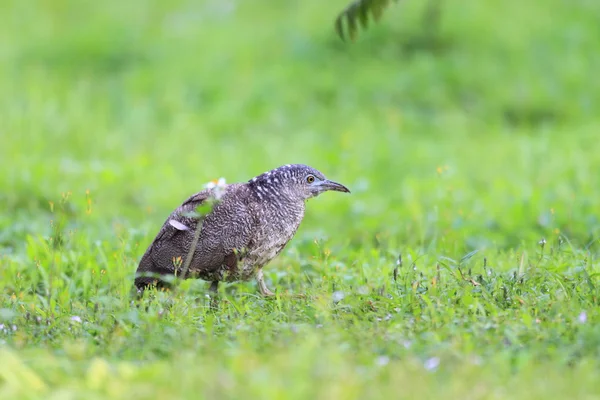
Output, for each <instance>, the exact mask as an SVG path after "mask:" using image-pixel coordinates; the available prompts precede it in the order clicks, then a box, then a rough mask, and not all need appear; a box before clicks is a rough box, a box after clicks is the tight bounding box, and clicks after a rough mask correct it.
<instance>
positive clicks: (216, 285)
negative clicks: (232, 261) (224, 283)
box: [208, 281, 219, 296]
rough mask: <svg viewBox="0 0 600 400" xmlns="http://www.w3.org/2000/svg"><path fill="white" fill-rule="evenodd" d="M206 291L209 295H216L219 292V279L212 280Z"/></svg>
mask: <svg viewBox="0 0 600 400" xmlns="http://www.w3.org/2000/svg"><path fill="white" fill-rule="evenodd" d="M208 291H209V293H210V295H211V296H216V295H217V294H218V293H219V281H212V282H211V283H210V287H209V288H208Z"/></svg>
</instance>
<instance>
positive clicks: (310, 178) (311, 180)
mask: <svg viewBox="0 0 600 400" xmlns="http://www.w3.org/2000/svg"><path fill="white" fill-rule="evenodd" d="M314 181H315V177H314V176H312V175H309V176H307V177H306V182H308V183H313V182H314Z"/></svg>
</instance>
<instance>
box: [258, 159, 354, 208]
mask: <svg viewBox="0 0 600 400" xmlns="http://www.w3.org/2000/svg"><path fill="white" fill-rule="evenodd" d="M249 183H250V185H251V186H252V187H254V188H255V189H256V191H257V194H259V195H261V194H264V195H268V194H270V193H273V194H280V195H286V196H291V197H293V198H296V199H298V200H300V199H302V200H307V199H310V198H311V197H315V196H318V195H320V194H321V193H323V192H327V191H330V190H333V191H337V192H345V193H350V190H348V188H347V187H346V186H344V185H342V184H340V183H337V182H334V181H331V180H329V179H327V178H326V177H325V175H323V173H321V172H320V171H318V170H316V169H314V168H312V167H309V166H308V165H304V164H288V165H283V166H281V167H279V168H275V169H273V170H271V171H267V172H265V173H264V174H261V175H259V176H257V177H255V178H252V179H251V180H250V182H249Z"/></svg>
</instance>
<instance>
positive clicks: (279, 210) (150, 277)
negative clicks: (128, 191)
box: [135, 164, 350, 296]
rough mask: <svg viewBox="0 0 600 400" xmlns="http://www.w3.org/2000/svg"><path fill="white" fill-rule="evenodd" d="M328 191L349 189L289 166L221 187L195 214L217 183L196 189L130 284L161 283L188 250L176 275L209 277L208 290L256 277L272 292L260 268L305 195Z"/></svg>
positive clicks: (294, 224)
mask: <svg viewBox="0 0 600 400" xmlns="http://www.w3.org/2000/svg"><path fill="white" fill-rule="evenodd" d="M330 190H334V191H338V192H346V193H349V192H350V190H348V188H346V187H345V186H344V185H342V184H339V183H337V182H333V181H330V180H329V179H327V178H325V176H324V175H323V174H322V173H321V172H319V171H317V170H316V169H314V168H311V167H309V166H307V165H302V164H294V165H289V164H288V165H284V166H281V167H279V168H276V169H274V170H271V171H268V172H265V173H263V174H261V175H259V176H257V177H255V178H252V179H251V180H249V181H248V182H245V183H234V184H229V185H225V187H224V189H223V191H222V193H221V194H219V195H220V198H219V199H218V201H216V202H215V203H213V204H214V206H213V208H212V210H211V211H210V212H208V214H206V215H205V216H204V217H203V218H198V215H193V213H194V211H195V210H196V209H197V208H198V207H199V206H202V205H205V204H207V203H210V202H212V201H214V200H215V198H216V197H219V195H217V193H216V188H207V189H205V190H203V191H201V192H199V193H196V194H194V195H192V196H191V197H190V198H188V199H187V200H186V201H184V202H183V204H182V205H180V206H179V207H178V208H177V209H176V210H175V211H173V213H171V215H170V216H169V217H168V218H167V220H166V221H165V223H164V224H163V226H162V228H161V229H160V231H159V232H158V235H157V236H156V238H155V239H154V241H153V242H152V244H150V246H149V247H148V249H147V250H146V253H145V254H144V255H143V256H142V259H141V260H140V264H139V266H138V269H137V273H136V279H135V285H136V287H137V288H138V289H144V288H146V287H147V286H149V285H153V284H156V285H157V286H159V287H160V286H165V284H164V282H163V281H162V280H161V279H160V276H164V275H174V274H177V272H179V274H180V275H181V274H182V273H181V269H182V264H185V263H186V258H187V257H188V254H189V257H191V258H190V259H189V260H190V261H189V262H188V266H187V267H188V268H187V271H186V270H185V269H184V271H183V275H185V276H182V277H183V278H190V277H192V278H200V279H203V280H206V281H209V282H212V284H211V286H210V289H211V290H213V291H216V290H217V288H218V285H219V282H220V281H225V282H234V281H240V280H241V281H248V280H250V279H252V278H256V281H257V283H258V288H259V290H260V292H261V294H262V295H263V296H273V295H274V293H273V292H271V291H270V290H269V289H268V288H267V285H266V284H265V281H264V278H263V271H262V269H263V267H264V266H265V265H267V264H268V263H269V261H271V260H272V259H273V258H275V257H276V256H277V255H278V254H279V253H280V252H281V250H283V248H284V247H285V246H286V244H287V243H288V242H289V241H290V240H291V239H292V237H293V236H294V234H295V233H296V231H297V229H298V227H299V226H300V223H301V222H302V219H303V218H304V211H305V208H306V205H305V202H306V200H308V199H310V198H311V197H315V196H318V195H319V194H321V193H323V192H326V191H330ZM198 224H201V225H200V226H199V227H198ZM197 228H200V230H199V232H197ZM192 247H193V248H192ZM190 251H193V253H190Z"/></svg>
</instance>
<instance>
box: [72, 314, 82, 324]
mask: <svg viewBox="0 0 600 400" xmlns="http://www.w3.org/2000/svg"><path fill="white" fill-rule="evenodd" d="M71 321H73V322H80V323H81V318H80V317H79V316H77V315H73V316H72V317H71Z"/></svg>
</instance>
